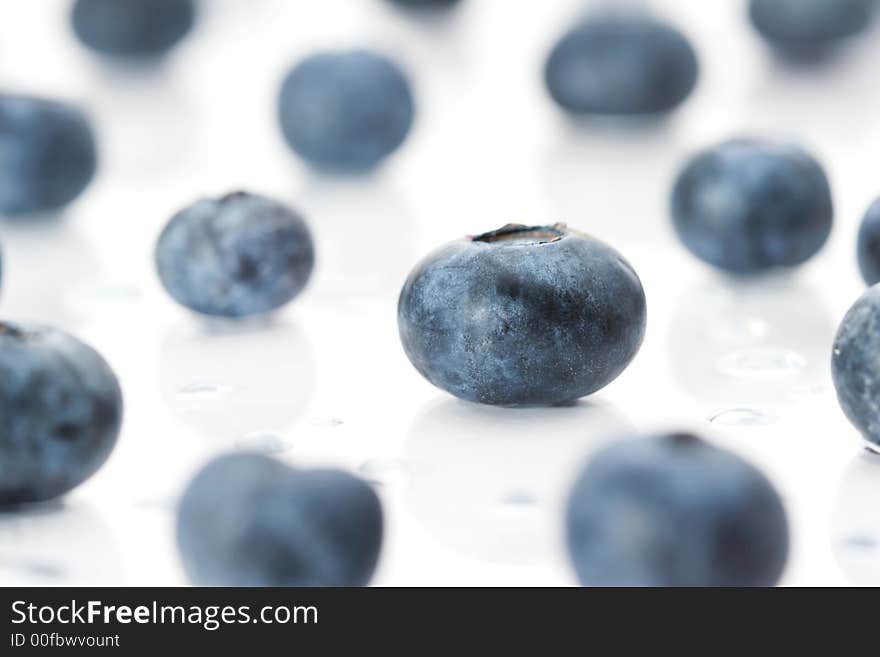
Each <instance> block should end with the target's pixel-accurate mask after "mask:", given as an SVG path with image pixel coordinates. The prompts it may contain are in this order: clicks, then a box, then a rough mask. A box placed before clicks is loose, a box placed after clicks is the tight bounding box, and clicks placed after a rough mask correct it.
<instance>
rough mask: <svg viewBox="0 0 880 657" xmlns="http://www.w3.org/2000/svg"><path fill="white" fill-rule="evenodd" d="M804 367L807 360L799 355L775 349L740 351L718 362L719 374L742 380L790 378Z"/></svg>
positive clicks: (763, 348)
mask: <svg viewBox="0 0 880 657" xmlns="http://www.w3.org/2000/svg"><path fill="white" fill-rule="evenodd" d="M806 366H807V360H806V358H804V357H803V356H801V355H800V354H798V353H796V352H794V351H790V350H788V349H778V348H776V347H754V348H749V349H740V350H739V351H735V352H733V353H730V354H727V355H726V356H723V357H722V358H721V359H719V360H718V370H719V371H720V372H722V373H723V374H728V375H730V376H736V377H742V378H765V377H783V376H790V375H792V374H797V373H798V372H801V371H802V370H803V369H804V368H805V367H806Z"/></svg>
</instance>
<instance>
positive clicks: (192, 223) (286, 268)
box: [155, 192, 315, 317]
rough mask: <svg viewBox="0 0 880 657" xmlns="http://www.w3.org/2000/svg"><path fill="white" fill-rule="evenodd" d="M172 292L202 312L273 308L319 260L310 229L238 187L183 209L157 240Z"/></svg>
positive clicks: (159, 264) (240, 313)
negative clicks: (228, 192) (220, 195)
mask: <svg viewBox="0 0 880 657" xmlns="http://www.w3.org/2000/svg"><path fill="white" fill-rule="evenodd" d="M155 255H156V268H157V270H158V272H159V278H160V280H161V281H162V284H163V285H164V286H165V289H166V290H167V291H168V293H169V294H170V295H171V296H172V297H173V298H174V299H175V300H176V301H177V302H179V303H180V304H182V305H184V306H186V307H187V308H189V309H191V310H194V311H196V312H198V313H202V314H205V315H213V316H217V317H245V316H248V315H258V314H262V313H267V312H270V311H272V310H275V309H277V308H279V307H281V306H283V305H284V304H286V303H287V302H288V301H290V300H291V299H293V298H294V297H295V296H296V295H297V294H299V293H300V291H302V289H303V288H304V287H305V285H306V283H307V282H308V280H309V277H310V276H311V273H312V268H313V266H314V262H315V254H314V247H313V246H312V237H311V234H310V233H309V229H308V227H307V226H306V224H305V222H304V221H303V220H302V218H301V217H300V216H299V215H298V214H297V213H295V212H293V211H292V210H291V209H290V208H288V207H287V206H285V205H283V204H282V203H279V202H278V201H275V200H273V199H270V198H266V197H265V196H258V195H256V194H249V193H246V192H234V193H232V194H227V195H226V196H223V197H221V198H218V199H202V200H200V201H197V202H196V203H194V204H192V205H190V206H189V207H187V208H185V209H183V210H181V211H180V212H178V213H177V214H176V215H174V217H172V219H171V221H170V222H169V223H168V225H167V226H166V227H165V230H163V231H162V234H161V235H160V236H159V241H158V243H157V244H156V254H155Z"/></svg>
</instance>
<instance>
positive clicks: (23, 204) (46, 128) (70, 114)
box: [0, 93, 97, 214]
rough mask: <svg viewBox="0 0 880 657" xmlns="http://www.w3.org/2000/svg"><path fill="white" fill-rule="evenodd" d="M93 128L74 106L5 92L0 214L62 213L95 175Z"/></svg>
mask: <svg viewBox="0 0 880 657" xmlns="http://www.w3.org/2000/svg"><path fill="white" fill-rule="evenodd" d="M96 166H97V156H96V153H95V139H94V136H93V134H92V128H91V126H90V125H89V122H88V120H87V119H86V117H85V115H84V114H83V113H82V112H81V111H80V110H78V109H77V108H76V107H73V106H72V105H68V104H66V103H61V102H57V101H53V100H46V99H42V98H33V97H29V96H18V95H11V94H4V93H0V213H7V214H19V213H29V212H44V211H50V210H57V209H59V208H61V207H63V206H65V205H67V204H68V203H70V202H71V201H72V200H73V199H75V198H76V197H77V196H79V195H80V193H81V192H82V191H83V190H84V189H85V188H86V187H87V186H88V184H89V182H91V180H92V178H93V177H94V175H95V169H96Z"/></svg>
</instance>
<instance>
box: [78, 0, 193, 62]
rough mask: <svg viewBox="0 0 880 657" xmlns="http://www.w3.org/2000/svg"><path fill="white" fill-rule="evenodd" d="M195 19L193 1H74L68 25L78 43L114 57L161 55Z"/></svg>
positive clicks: (180, 37) (181, 35)
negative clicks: (71, 28) (71, 25)
mask: <svg viewBox="0 0 880 657" xmlns="http://www.w3.org/2000/svg"><path fill="white" fill-rule="evenodd" d="M195 18H196V6H195V3H194V2H193V0H77V1H76V3H75V4H74V5H73V11H72V14H71V22H72V24H73V30H74V32H75V33H76V35H77V37H78V38H79V40H80V41H82V42H83V43H84V44H85V45H87V46H88V47H89V48H92V49H93V50H96V51H97V52H100V53H102V54H104V55H110V56H114V57H132V58H142V57H155V56H159V55H163V54H165V53H166V52H168V51H169V50H171V48H173V47H174V46H175V45H177V43H178V42H179V41H180V40H181V39H183V37H185V36H186V35H187V34H188V33H189V31H190V30H191V29H192V26H193V23H194V22H195Z"/></svg>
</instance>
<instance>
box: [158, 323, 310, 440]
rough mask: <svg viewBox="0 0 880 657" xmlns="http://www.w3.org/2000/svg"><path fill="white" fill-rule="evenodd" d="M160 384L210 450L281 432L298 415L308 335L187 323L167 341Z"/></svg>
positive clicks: (289, 327) (280, 327)
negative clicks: (208, 442)
mask: <svg viewBox="0 0 880 657" xmlns="http://www.w3.org/2000/svg"><path fill="white" fill-rule="evenodd" d="M160 379H161V388H162V396H163V398H164V400H165V402H166V403H167V404H168V406H169V407H170V408H171V410H172V411H173V412H174V413H175V414H176V415H177V416H178V417H179V418H180V419H181V420H183V421H184V422H185V423H186V424H188V425H190V426H192V427H193V428H195V429H196V430H197V431H198V432H199V433H201V434H202V435H203V436H204V437H205V438H207V439H208V440H209V441H210V442H211V444H214V445H217V444H218V443H223V442H228V443H229V444H228V445H224V447H234V446H235V445H238V444H241V443H242V442H244V443H247V442H248V441H250V440H251V439H252V437H254V436H261V435H262V436H265V435H272V436H275V435H276V434H279V433H283V430H284V429H285V428H286V427H288V426H289V425H291V424H292V423H293V422H294V420H296V419H297V418H298V417H299V416H300V415H301V414H302V412H303V411H304V410H305V407H306V405H307V404H308V402H309V399H310V398H311V395H312V391H313V390H314V386H315V365H314V361H313V357H312V352H311V347H310V345H309V342H308V339H307V337H306V335H305V333H304V332H303V331H302V330H301V329H300V328H299V327H298V326H297V325H295V324H292V323H285V322H281V321H279V322H277V323H276V322H271V321H260V322H247V321H245V322H235V323H233V322H212V323H207V324H206V323H188V324H184V325H180V326H178V327H176V328H174V329H173V330H171V331H170V332H169V333H168V334H167V335H166V337H165V339H164V341H163V343H162V349H161V355H160ZM279 440H280V439H279Z"/></svg>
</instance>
